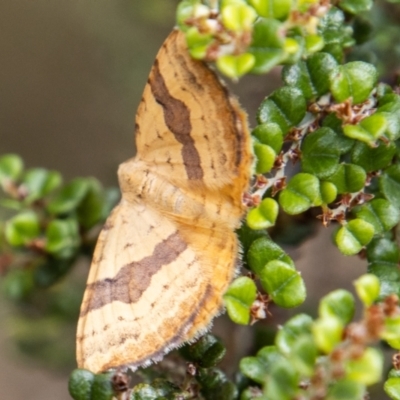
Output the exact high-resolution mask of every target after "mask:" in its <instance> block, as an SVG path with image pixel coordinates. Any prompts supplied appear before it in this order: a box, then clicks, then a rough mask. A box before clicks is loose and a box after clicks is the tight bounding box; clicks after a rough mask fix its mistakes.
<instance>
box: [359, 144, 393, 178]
mask: <svg viewBox="0 0 400 400" xmlns="http://www.w3.org/2000/svg"><path fill="white" fill-rule="evenodd" d="M377 144H378V145H377V147H371V146H369V145H367V144H365V143H362V142H357V143H356V144H355V145H354V147H353V149H352V152H351V161H352V163H354V164H357V165H359V166H360V167H361V168H363V169H364V170H365V171H366V172H371V171H378V170H380V169H382V168H384V167H386V166H387V165H389V163H390V162H391V161H392V159H393V156H394V155H395V153H396V146H395V145H394V143H384V142H381V141H378V143H377Z"/></svg>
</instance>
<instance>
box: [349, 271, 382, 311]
mask: <svg viewBox="0 0 400 400" xmlns="http://www.w3.org/2000/svg"><path fill="white" fill-rule="evenodd" d="M354 287H355V289H356V293H357V296H358V297H359V299H360V300H361V301H362V302H363V304H364V305H365V306H366V307H369V306H370V305H372V304H373V303H374V302H375V301H376V300H377V299H378V296H379V293H380V290H381V285H380V282H379V279H378V277H377V276H375V275H373V274H364V275H361V276H360V277H359V278H358V279H357V280H355V281H354Z"/></svg>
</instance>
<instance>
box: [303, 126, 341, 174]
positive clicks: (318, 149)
mask: <svg viewBox="0 0 400 400" xmlns="http://www.w3.org/2000/svg"><path fill="white" fill-rule="evenodd" d="M335 139H336V134H335V133H334V132H333V131H332V130H331V129H329V128H319V129H317V130H316V131H315V132H312V133H310V134H309V135H307V136H306V137H305V139H304V140H303V143H302V146H301V151H302V157H301V165H302V167H303V171H304V172H308V173H310V174H313V175H315V176H317V177H318V178H320V179H326V178H329V176H331V175H332V174H334V173H335V172H336V171H337V169H338V168H339V156H340V153H339V150H338V149H337V148H336V146H335Z"/></svg>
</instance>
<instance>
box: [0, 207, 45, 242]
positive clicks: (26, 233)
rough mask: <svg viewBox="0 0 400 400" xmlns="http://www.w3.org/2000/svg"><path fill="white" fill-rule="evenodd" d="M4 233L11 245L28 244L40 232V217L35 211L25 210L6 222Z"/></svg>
mask: <svg viewBox="0 0 400 400" xmlns="http://www.w3.org/2000/svg"><path fill="white" fill-rule="evenodd" d="M4 234H5V238H6V240H7V242H8V243H9V244H10V245H11V246H24V245H27V244H29V243H30V242H31V241H32V240H33V239H36V238H37V237H38V236H39V234H40V222H39V217H38V216H37V214H35V213H34V212H33V211H23V212H21V213H19V214H17V215H16V216H15V217H13V218H11V219H9V220H8V221H7V222H6V224H5V228H4Z"/></svg>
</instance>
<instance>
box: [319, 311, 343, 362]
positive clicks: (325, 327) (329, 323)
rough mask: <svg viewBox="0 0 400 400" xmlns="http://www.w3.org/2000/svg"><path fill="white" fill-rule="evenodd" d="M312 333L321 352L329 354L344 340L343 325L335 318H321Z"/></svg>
mask: <svg viewBox="0 0 400 400" xmlns="http://www.w3.org/2000/svg"><path fill="white" fill-rule="evenodd" d="M312 333H313V336H314V341H315V344H316V345H317V347H318V348H319V350H320V351H322V352H323V353H325V354H329V353H330V352H331V351H332V350H333V349H334V348H335V346H336V345H337V344H338V343H340V341H341V340H342V336H343V324H342V322H341V321H340V319H339V318H337V317H334V316H330V317H323V318H319V319H317V320H316V321H315V322H314V324H313V326H312Z"/></svg>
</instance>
